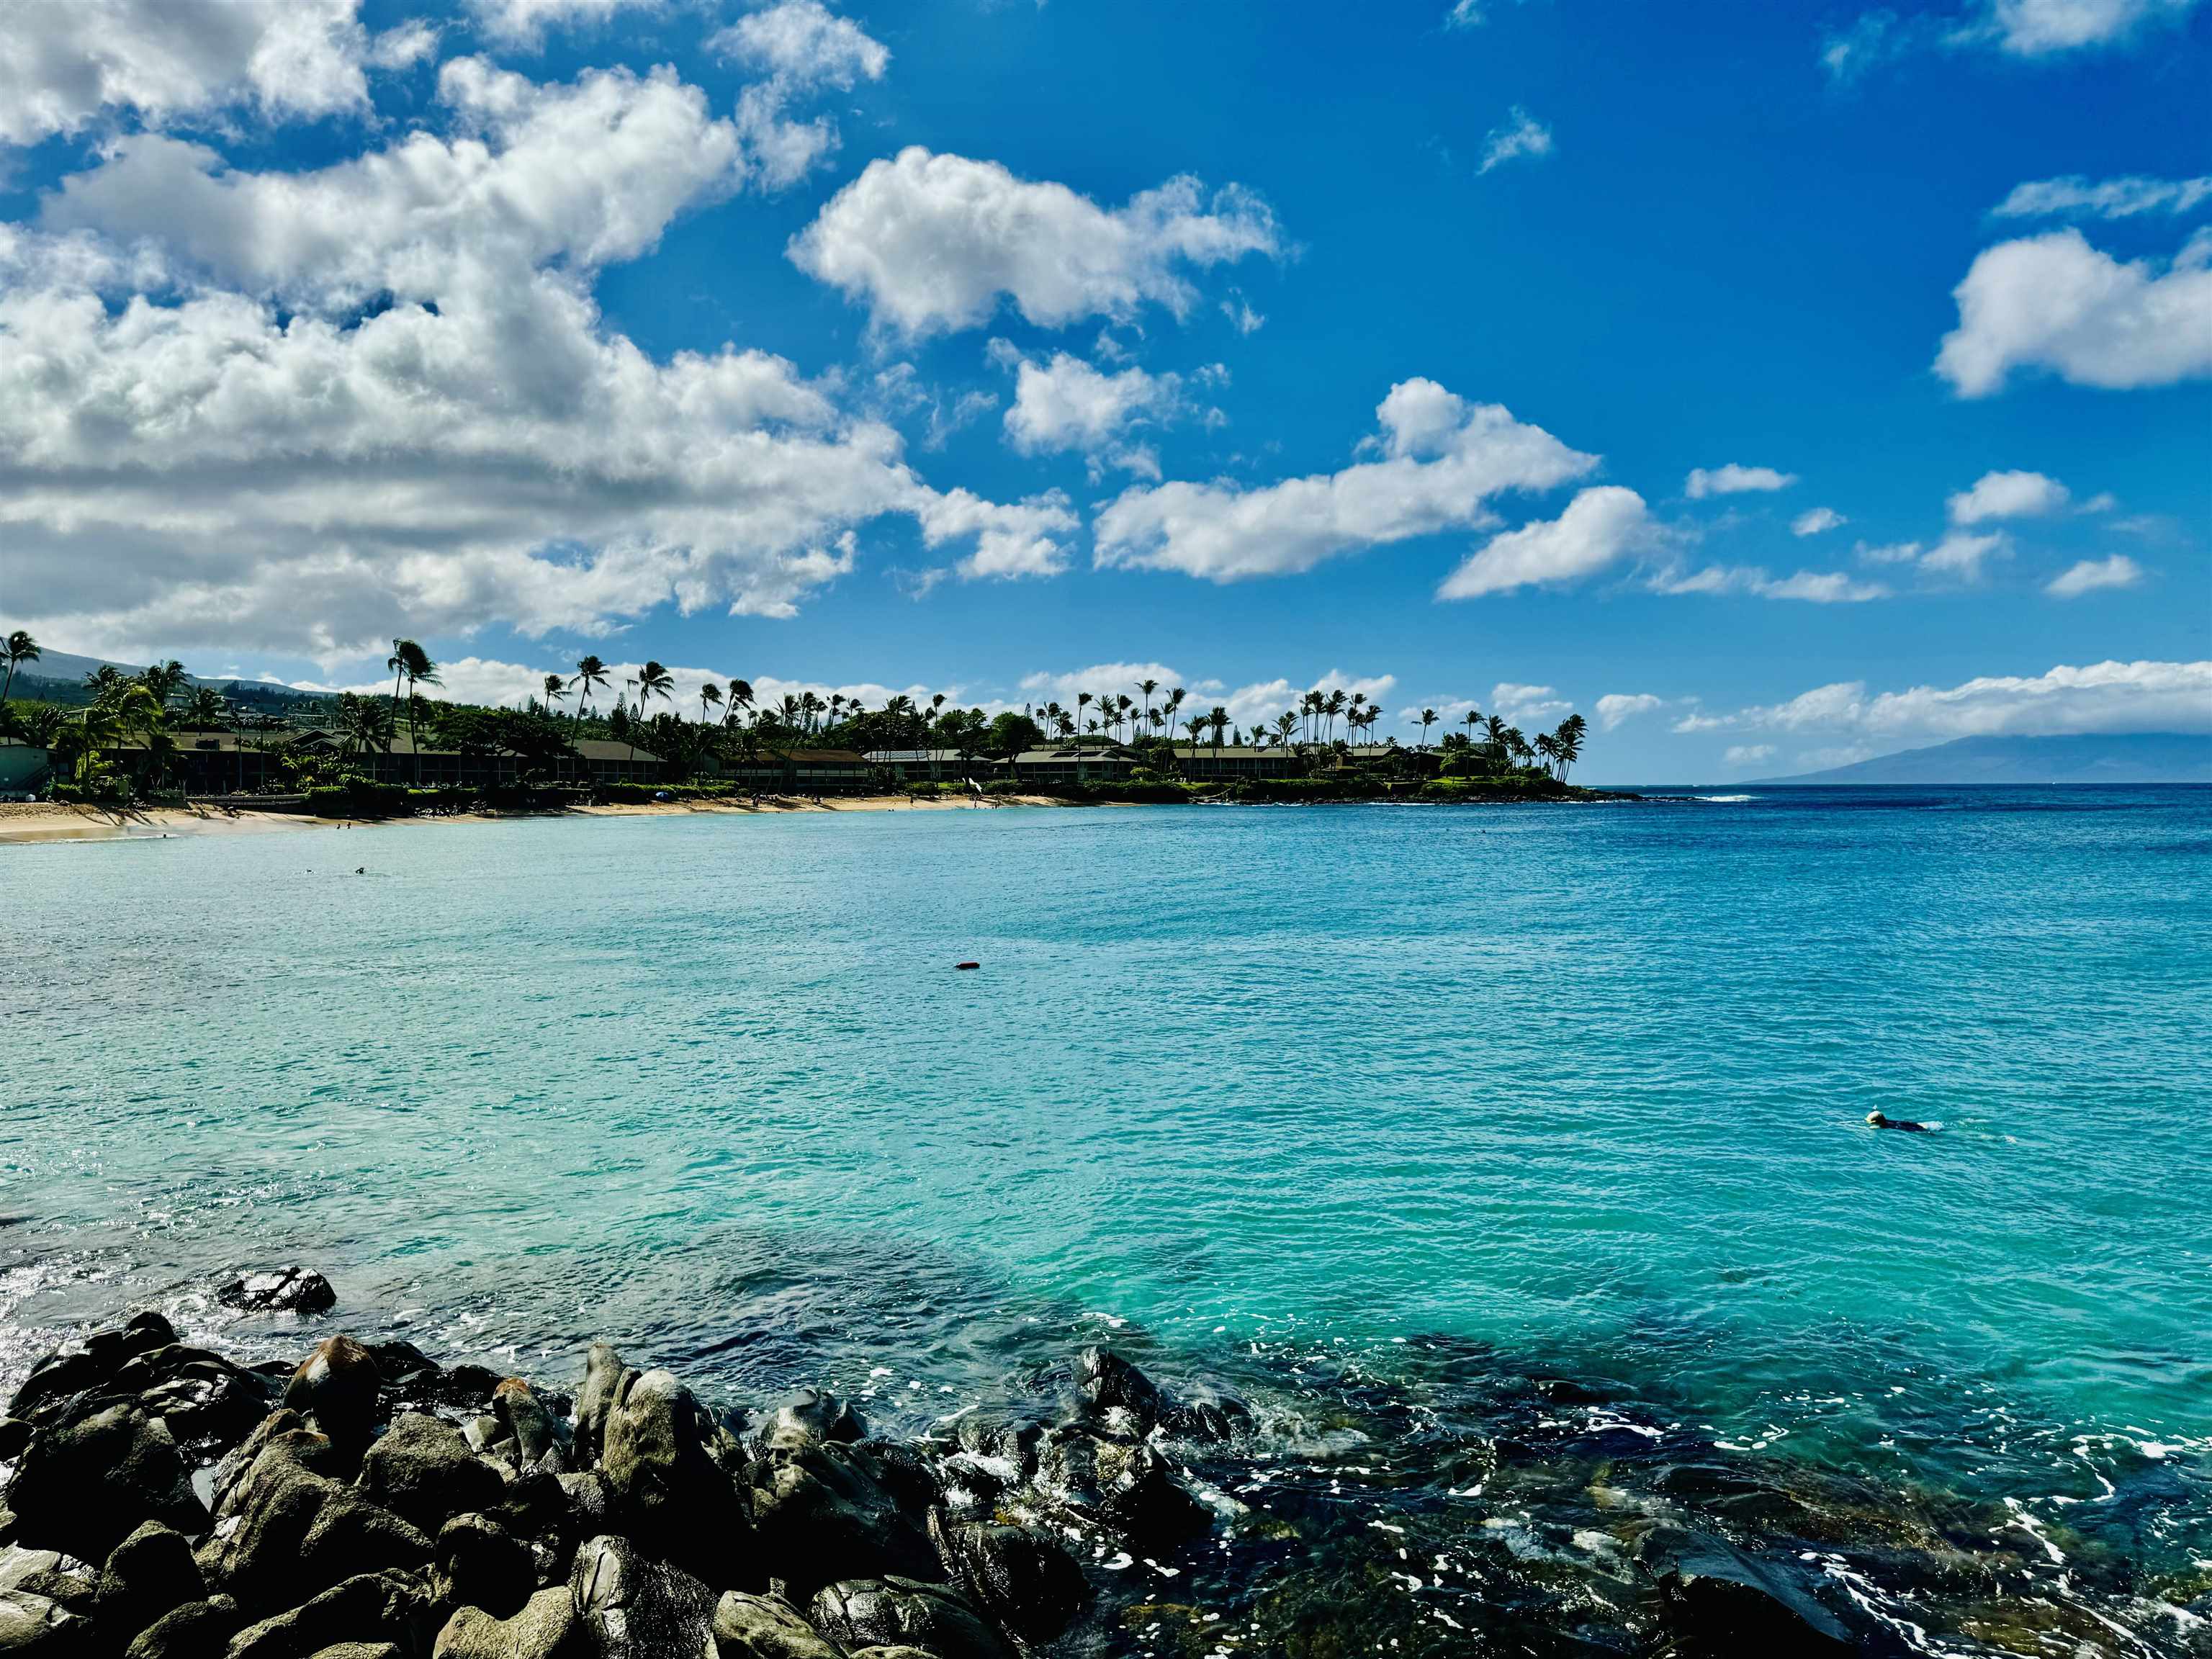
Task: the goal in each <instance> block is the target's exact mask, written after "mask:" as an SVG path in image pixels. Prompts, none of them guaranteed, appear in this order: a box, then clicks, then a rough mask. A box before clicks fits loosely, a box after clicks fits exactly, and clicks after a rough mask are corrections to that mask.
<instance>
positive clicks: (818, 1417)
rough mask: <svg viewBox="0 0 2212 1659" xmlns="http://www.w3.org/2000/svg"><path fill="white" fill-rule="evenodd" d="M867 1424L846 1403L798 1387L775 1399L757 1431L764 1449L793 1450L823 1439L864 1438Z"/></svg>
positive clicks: (830, 1396) (834, 1397)
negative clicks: (767, 1416)
mask: <svg viewBox="0 0 2212 1659" xmlns="http://www.w3.org/2000/svg"><path fill="white" fill-rule="evenodd" d="M867 1437H868V1425H866V1423H865V1422H863V1421H861V1419H860V1413H858V1412H857V1411H854V1409H853V1407H852V1405H851V1404H850V1402H848V1401H843V1400H840V1399H839V1398H838V1397H837V1396H836V1395H834V1394H824V1393H823V1392H822V1391H821V1390H820V1389H799V1391H798V1392H797V1393H796V1394H793V1395H789V1396H788V1397H787V1398H786V1399H784V1400H781V1401H778V1402H777V1404H776V1406H775V1410H774V1412H773V1413H771V1414H770V1416H769V1421H768V1426H767V1427H766V1428H765V1429H763V1431H761V1445H762V1448H763V1449H764V1450H771V1451H773V1450H777V1449H783V1450H793V1451H795V1450H797V1449H799V1447H801V1446H813V1445H819V1444H820V1443H823V1441H825V1440H836V1441H844V1442H851V1441H854V1440H866V1438H867Z"/></svg>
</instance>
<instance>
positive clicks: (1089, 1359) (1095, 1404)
mask: <svg viewBox="0 0 2212 1659" xmlns="http://www.w3.org/2000/svg"><path fill="white" fill-rule="evenodd" d="M1075 1386H1076V1389H1077V1391H1078V1392H1079V1393H1080V1394H1081V1395H1082V1396H1083V1398H1084V1400H1085V1402H1086V1403H1087V1404H1088V1405H1089V1406H1090V1407H1091V1410H1092V1411H1093V1412H1095V1413H1097V1414H1098V1416H1099V1418H1100V1419H1101V1420H1102V1421H1103V1423H1104V1424H1105V1425H1106V1427H1107V1428H1108V1429H1109V1431H1111V1432H1113V1433H1115V1434H1121V1435H1128V1436H1132V1437H1135V1438H1138V1439H1142V1438H1143V1437H1145V1436H1146V1435H1148V1434H1150V1433H1151V1432H1152V1429H1153V1426H1154V1425H1156V1424H1158V1422H1159V1420H1160V1413H1161V1412H1162V1411H1163V1410H1164V1409H1165V1408H1166V1406H1167V1399H1166V1396H1165V1395H1162V1394H1161V1392H1160V1390H1159V1388H1158V1385H1157V1384H1156V1383H1153V1381H1152V1378H1151V1377H1149V1376H1146V1375H1145V1374H1144V1372H1142V1371H1140V1370H1138V1369H1137V1368H1136V1367H1135V1366H1134V1365H1133V1364H1130V1363H1129V1362H1128V1361H1127V1360H1126V1359H1124V1358H1121V1355H1120V1354H1118V1353H1115V1352H1114V1351H1113V1350H1112V1349H1111V1348H1085V1350H1084V1351H1083V1355H1082V1357H1081V1358H1079V1359H1078V1360H1077V1361H1076V1364H1075Z"/></svg>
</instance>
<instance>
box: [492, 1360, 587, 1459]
mask: <svg viewBox="0 0 2212 1659" xmlns="http://www.w3.org/2000/svg"><path fill="white" fill-rule="evenodd" d="M471 1429H472V1432H471V1436H470V1439H471V1443H474V1444H476V1445H477V1448H478V1449H479V1450H481V1451H483V1453H484V1454H485V1455H487V1456H491V1457H496V1458H498V1459H499V1460H500V1461H501V1462H503V1463H505V1464H506V1465H507V1467H508V1468H512V1469H514V1470H516V1471H518V1472H520V1471H523V1470H528V1469H543V1470H544V1471H546V1472H547V1473H549V1474H557V1473H558V1472H560V1471H561V1470H562V1469H563V1468H566V1467H567V1466H568V1447H569V1444H570V1443H571V1434H570V1431H569V1428H568V1425H567V1424H566V1423H564V1422H562V1420H561V1419H559V1418H558V1417H556V1415H555V1414H554V1413H553V1412H552V1411H551V1410H550V1408H549V1407H547V1406H546V1404H545V1402H544V1401H541V1400H540V1399H539V1398H538V1395H537V1393H536V1391H535V1390H533V1389H532V1388H531V1386H530V1384H528V1383H526V1382H524V1381H523V1380H522V1379H521V1378H520V1377H519V1376H508V1377H502V1378H501V1380H500V1381H499V1382H498V1383H496V1384H495V1385H494V1387H493V1389H492V1394H491V1411H490V1412H489V1413H488V1414H487V1415H485V1416H483V1417H481V1418H479V1419H477V1421H476V1423H475V1424H474V1425H471Z"/></svg>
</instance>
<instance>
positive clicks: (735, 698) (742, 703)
mask: <svg viewBox="0 0 2212 1659" xmlns="http://www.w3.org/2000/svg"><path fill="white" fill-rule="evenodd" d="M752 706H753V686H752V682H751V681H750V680H740V679H735V678H732V680H731V681H730V702H729V713H728V714H724V715H723V716H722V720H723V724H725V725H727V724H728V723H729V720H730V715H732V714H736V713H737V712H738V708H740V707H743V708H751V707H752Z"/></svg>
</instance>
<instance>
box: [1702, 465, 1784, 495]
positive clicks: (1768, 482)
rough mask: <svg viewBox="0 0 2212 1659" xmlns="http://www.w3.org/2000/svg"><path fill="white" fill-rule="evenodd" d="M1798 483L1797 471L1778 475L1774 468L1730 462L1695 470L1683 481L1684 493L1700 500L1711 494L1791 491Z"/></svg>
mask: <svg viewBox="0 0 2212 1659" xmlns="http://www.w3.org/2000/svg"><path fill="white" fill-rule="evenodd" d="M1796 482H1797V475H1796V473H1795V472H1778V471H1775V469H1774V468H1772V467H1771V466H1739V465H1737V464H1736V463H1735V462H1734V461H1730V462H1729V464H1728V465H1726V466H1715V467H1703V466H1696V467H1692V468H1691V469H1690V476H1689V477H1686V478H1685V479H1683V480H1682V493H1683V494H1684V495H1687V496H1688V497H1689V498H1690V499H1691V500H1692V501H1703V500H1704V499H1705V497H1706V496H1708V495H1753V494H1758V493H1760V492H1763V491H1769V490H1776V489H1789V488H1790V485H1791V484H1794V483H1796Z"/></svg>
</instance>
